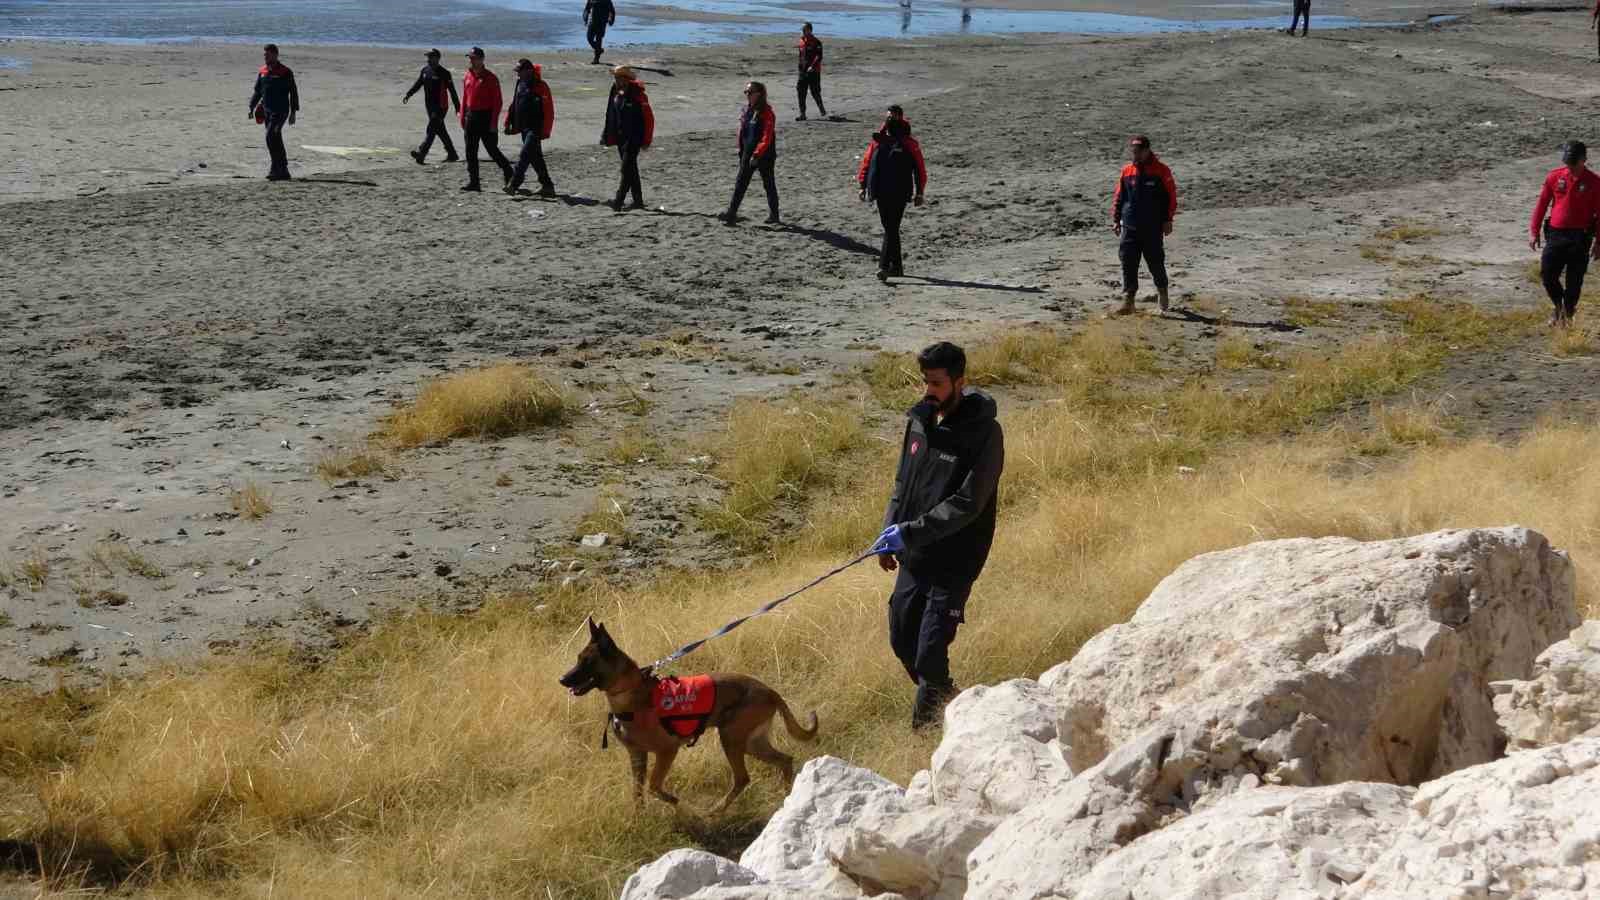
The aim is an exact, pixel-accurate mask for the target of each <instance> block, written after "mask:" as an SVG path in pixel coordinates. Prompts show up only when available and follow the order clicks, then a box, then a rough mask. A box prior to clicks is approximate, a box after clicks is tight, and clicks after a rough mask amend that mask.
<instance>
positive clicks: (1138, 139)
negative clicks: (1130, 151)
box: [1128, 134, 1150, 150]
mask: <svg viewBox="0 0 1600 900" xmlns="http://www.w3.org/2000/svg"><path fill="white" fill-rule="evenodd" d="M1128 145H1129V146H1132V147H1142V148H1144V149H1146V150H1149V149H1150V139H1149V138H1147V137H1145V136H1144V135H1142V134H1136V135H1134V136H1133V137H1131V138H1128Z"/></svg>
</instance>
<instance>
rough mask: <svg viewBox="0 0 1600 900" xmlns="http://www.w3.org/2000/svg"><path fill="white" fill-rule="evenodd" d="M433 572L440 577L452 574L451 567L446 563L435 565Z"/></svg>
mask: <svg viewBox="0 0 1600 900" xmlns="http://www.w3.org/2000/svg"><path fill="white" fill-rule="evenodd" d="M433 574H435V575H437V576H439V577H440V578H443V577H445V576H446V575H449V574H450V567H449V566H447V565H445V564H444V563H439V564H438V565H437V566H434V567H433Z"/></svg>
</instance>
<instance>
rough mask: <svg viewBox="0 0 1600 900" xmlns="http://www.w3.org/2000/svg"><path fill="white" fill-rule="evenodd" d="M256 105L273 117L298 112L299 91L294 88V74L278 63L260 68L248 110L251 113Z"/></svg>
mask: <svg viewBox="0 0 1600 900" xmlns="http://www.w3.org/2000/svg"><path fill="white" fill-rule="evenodd" d="M258 104H259V105H260V106H262V107H265V108H266V111H267V112H268V113H270V114H274V115H280V116H281V115H287V114H288V113H290V112H299V111H300V89H299V88H298V87H296V86H295V83H294V73H293V72H291V71H289V67H288V66H286V65H284V64H282V63H278V64H277V65H275V66H262V67H261V71H260V72H259V73H258V74H257V75H256V88H255V90H254V91H252V92H251V93H250V109H251V110H252V111H253V110H254V109H255V108H256V106H257V105H258Z"/></svg>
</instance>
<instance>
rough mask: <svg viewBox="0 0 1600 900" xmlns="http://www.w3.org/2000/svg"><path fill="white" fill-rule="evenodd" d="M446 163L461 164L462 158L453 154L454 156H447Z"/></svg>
mask: <svg viewBox="0 0 1600 900" xmlns="http://www.w3.org/2000/svg"><path fill="white" fill-rule="evenodd" d="M444 161H445V162H461V157H460V156H457V155H456V154H454V153H452V154H450V155H449V156H446V157H445V158H444Z"/></svg>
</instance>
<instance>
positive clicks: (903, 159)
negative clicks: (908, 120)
mask: <svg viewBox="0 0 1600 900" xmlns="http://www.w3.org/2000/svg"><path fill="white" fill-rule="evenodd" d="M916 179H917V163H916V160H914V159H912V157H911V151H909V150H907V149H906V147H905V144H904V143H902V142H901V141H897V140H882V141H878V147H877V149H876V150H875V151H874V152H873V154H872V162H871V164H869V165H868V166H867V185H868V193H869V194H870V195H871V196H872V198H873V199H877V198H878V197H910V196H911V194H912V192H913V191H914V190H915V188H916Z"/></svg>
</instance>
